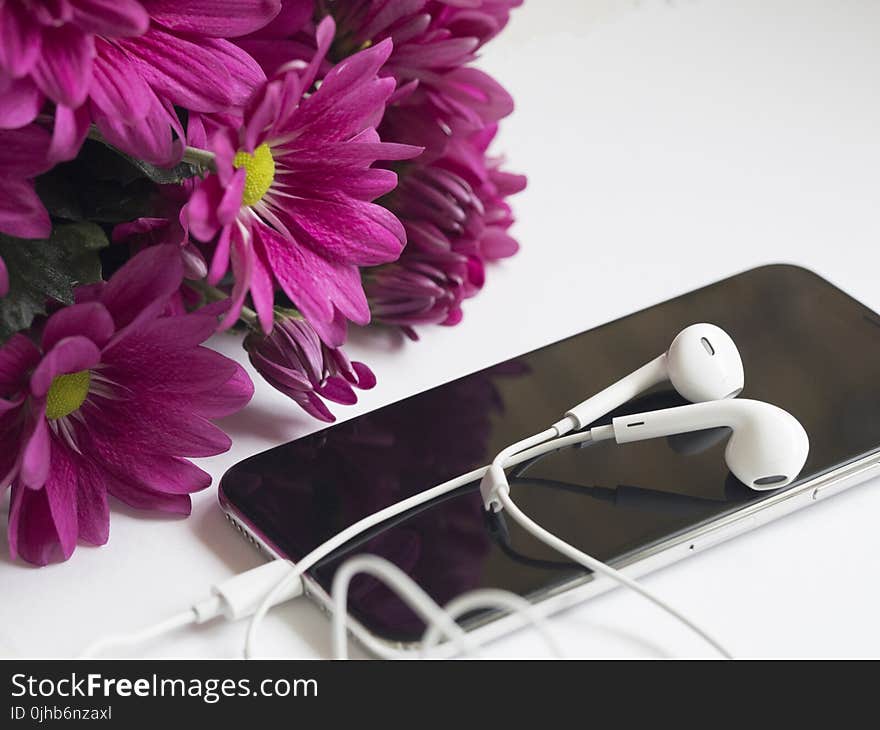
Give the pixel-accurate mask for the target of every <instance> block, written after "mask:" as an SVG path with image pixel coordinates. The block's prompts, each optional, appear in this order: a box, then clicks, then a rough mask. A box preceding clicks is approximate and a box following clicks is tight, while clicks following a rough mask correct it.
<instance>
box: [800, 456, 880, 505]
mask: <svg viewBox="0 0 880 730" xmlns="http://www.w3.org/2000/svg"><path fill="white" fill-rule="evenodd" d="M876 476H880V462H876V461H875V462H874V463H872V464H868V465H867V466H865V467H862V468H861V469H859V470H858V471H856V472H854V473H853V474H848V475H847V476H843V477H841V478H839V479H833V480H831V481H830V482H829V483H827V484H822V485H820V486H818V487H816V488H815V489H814V490H813V499H814V500H817V499H825V498H826V497H830V496H831V495H833V494H837V493H838V492H842V491H843V490H844V489H848V488H849V487H852V486H855V485H856V484H858V483H860V482H864V481H867V480H868V479H873V478H874V477H876Z"/></svg>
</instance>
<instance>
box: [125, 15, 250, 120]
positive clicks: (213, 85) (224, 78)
mask: <svg viewBox="0 0 880 730" xmlns="http://www.w3.org/2000/svg"><path fill="white" fill-rule="evenodd" d="M119 44H120V46H121V47H122V48H123V49H124V50H125V51H127V52H128V53H129V55H130V56H131V58H132V62H133V63H134V64H135V66H136V68H137V70H138V73H139V74H140V75H141V76H142V77H143V78H144V80H145V81H146V82H147V83H148V84H150V86H151V87H153V89H155V90H156V91H157V92H159V93H160V94H162V95H163V96H165V97H167V98H168V99H169V100H170V101H171V102H172V103H174V104H178V105H180V106H183V107H185V108H187V109H189V110H190V111H191V112H192V111H196V112H214V111H221V110H224V109H226V108H228V107H230V106H243V105H244V104H245V103H246V102H247V101H248V99H249V97H250V94H251V92H252V91H253V89H254V88H255V87H256V86H257V85H258V84H259V83H260V81H262V80H263V79H264V78H265V76H264V75H263V71H262V69H260V67H259V66H258V65H257V63H256V61H254V60H253V59H252V58H251V57H250V56H248V55H247V54H246V53H245V52H244V51H242V50H241V49H240V48H238V47H237V46H234V45H233V44H232V43H230V42H229V41H225V40H222V39H215V38H207V39H201V40H199V41H198V42H197V41H196V40H194V39H190V38H188V37H184V36H177V35H174V34H172V33H168V32H166V31H163V30H161V29H159V28H151V29H150V31H149V32H148V33H145V34H144V35H142V36H139V37H137V38H128V39H125V40H123V41H119Z"/></svg>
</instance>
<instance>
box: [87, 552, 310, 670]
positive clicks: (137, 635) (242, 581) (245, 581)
mask: <svg viewBox="0 0 880 730" xmlns="http://www.w3.org/2000/svg"><path fill="white" fill-rule="evenodd" d="M290 567H291V563H290V562H288V561H286V560H273V561H271V562H268V563H263V564H262V565H259V566H257V567H256V568H253V569H252V570H247V571H245V572H244V573H239V574H238V575H234V576H232V577H231V578H228V579H227V580H224V581H221V582H219V583H215V584H214V585H213V586H211V595H210V596H208V597H207V598H205V599H203V600H201V601H199V602H197V603H194V604H192V605H191V606H190V607H189V609H188V610H187V611H184V612H182V613H180V614H177V615H176V616H172V617H171V618H168V619H165V620H164V621H161V622H159V623H157V624H154V625H152V626H148V627H147V628H145V629H141V630H140V631H137V632H134V633H130V634H119V635H115V636H108V637H105V638H102V639H99V640H98V641H95V642H93V643H92V644H90V645H89V646H88V647H87V648H86V649H85V651H84V652H82V653H81V654H80V657H81V658H85V657H94V656H97V655H98V654H103V653H105V652H107V651H108V650H109V649H112V648H119V647H123V646H129V645H134V644H140V643H143V642H145V641H149V640H150V639H156V638H158V637H160V636H163V635H164V634H167V633H171V632H172V631H174V630H176V629H178V628H180V627H182V626H186V625H188V624H203V623H205V622H206V621H210V620H211V619H213V618H216V617H217V616H221V615H222V616H224V617H225V618H226V619H228V620H230V621H235V620H237V619H240V618H245V617H246V616H250V615H251V614H252V613H253V612H254V610H255V609H256V607H257V605H258V604H259V602H260V601H261V600H262V599H263V596H265V595H266V594H267V593H268V592H269V591H270V590H271V589H273V588H274V587H275V586H276V585H277V583H278V581H279V580H280V579H281V578H283V577H284V576H286V575H287V574H288V573H289V572H290ZM301 594H302V583H301V582H300V583H289V582H288V583H286V584H285V589H284V591H283V592H282V593H281V595H280V597H279V599H278V602H281V601H288V600H290V599H291V598H295V597H296V596H299V595H301Z"/></svg>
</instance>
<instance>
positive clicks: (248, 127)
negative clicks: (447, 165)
mask: <svg viewBox="0 0 880 730" xmlns="http://www.w3.org/2000/svg"><path fill="white" fill-rule="evenodd" d="M333 33H334V26H333V21H332V19H330V18H326V19H325V20H324V21H322V23H321V24H320V25H319V27H318V30H317V42H318V52H317V54H316V55H315V56H314V58H313V59H312V61H311V63H310V64H309V65H308V66H307V67H306V68H305V69H304V70H302V73H297V71H296V70H293V69H282V71H281V72H280V73H279V74H278V75H277V76H276V77H274V78H273V79H272V80H271V81H269V82H268V83H267V84H266V86H265V87H264V88H263V89H262V90H261V91H260V92H259V93H258V94H257V95H256V97H255V99H254V100H253V101H252V103H251V105H250V106H249V108H248V110H247V111H246V114H245V125H244V127H243V129H242V130H241V131H240V133H239V134H238V135H233V134H231V133H229V134H223V133H219V134H217V135H215V137H214V140H213V145H212V146H213V148H214V151H215V152H216V156H217V159H216V166H217V174H216V175H209V176H208V177H207V178H205V179H204V180H203V181H201V182H200V183H199V185H198V186H197V187H196V190H195V191H194V193H193V195H192V197H191V198H190V201H189V203H188V204H187V220H188V225H189V230H190V232H191V233H192V234H193V235H194V236H195V237H196V238H198V239H200V240H202V241H211V240H212V239H213V238H214V237H215V236H218V238H217V242H216V247H215V250H214V254H213V259H212V261H211V266H210V270H209V272H208V281H209V283H212V284H215V283H217V282H219V281H220V280H221V279H222V277H223V276H224V275H225V274H226V271H227V269H228V267H229V265H230V262H231V265H232V270H233V274H234V278H235V285H234V288H233V292H232V306H231V308H230V311H229V313H228V315H227V318H226V320H225V323H226V324H227V325H228V324H231V323H232V322H234V321H235V319H236V318H237V316H238V314H239V312H240V310H241V306H242V303H243V302H244V298H245V296H246V294H247V293H248V292H250V295H251V299H252V300H253V303H254V307H255V308H256V310H257V313H258V315H259V318H260V323H261V325H262V327H263V329H264V330H265V331H266V332H268V331H270V330H271V328H272V318H273V296H274V290H275V287H276V285H277V286H279V287H280V288H281V289H282V290H283V291H284V292H285V294H287V296H288V297H289V298H290V299H291V301H293V303H294V304H295V305H296V306H297V308H298V309H299V311H300V312H302V314H303V315H304V316H305V317H306V319H308V320H309V322H310V323H311V324H312V326H313V327H314V328H315V330H316V331H317V332H318V334H319V336H320V337H321V339H322V340H324V342H326V343H327V344H329V345H331V346H338V345H340V344H342V342H343V341H344V339H345V323H346V321H347V320H351V321H353V322H357V323H358V324H366V323H367V322H369V320H370V310H369V307H368V306H367V300H366V297H365V296H364V292H363V287H362V285H361V278H360V270H359V267H361V266H374V265H377V264H380V263H385V262H387V261H393V260H394V259H396V258H397V257H398V256H399V254H400V251H401V250H402V248H403V245H404V243H405V240H406V239H405V235H404V231H403V226H401V224H400V222H399V221H398V220H397V218H395V217H394V215H393V214H391V213H390V212H389V211H388V210H386V209H385V208H383V207H381V206H379V205H375V204H373V203H372V202H371V201H373V200H375V199H376V198H378V197H379V196H381V195H383V194H385V193H387V192H388V191H389V190H392V189H393V188H394V186H395V185H396V183H397V176H396V174H395V173H393V172H392V171H390V170H382V169H375V168H372V167H371V165H372V164H373V163H374V162H376V160H380V159H381V160H396V159H404V158H409V157H413V156H415V155H417V154H418V153H419V152H420V150H419V148H414V147H410V146H407V145H397V144H387V143H384V142H381V141H380V140H379V136H378V135H377V134H376V131H375V126H376V125H377V124H378V123H379V121H380V120H381V118H382V114H383V112H384V110H385V102H386V100H387V99H388V97H389V96H390V95H391V93H392V92H393V91H394V81H393V80H392V79H380V78H378V77H377V75H376V72H377V71H378V69H379V68H380V67H381V65H382V64H383V63H384V62H385V60H386V59H387V58H388V54H389V53H390V52H391V44H390V42H385V43H381V44H379V45H378V46H375V47H374V48H370V49H368V50H366V51H362V52H361V53H358V54H356V55H354V56H352V57H351V58H349V59H346V60H345V61H344V62H342V63H340V64H339V65H337V66H336V67H334V68H333V69H332V70H331V71H330V72H328V73H327V75H326V76H325V77H324V79H323V81H322V82H321V84H320V87H319V88H318V90H317V91H315V92H314V93H312V94H310V95H308V96H305V92H306V91H307V90H308V89H309V88H310V87H311V85H312V83H313V81H314V78H315V74H316V72H317V69H318V67H319V65H320V64H321V63H322V61H323V58H324V54H325V53H326V50H327V48H328V47H329V45H330V42H331V40H332V38H333ZM299 68H301V66H299ZM218 234H219V235H218Z"/></svg>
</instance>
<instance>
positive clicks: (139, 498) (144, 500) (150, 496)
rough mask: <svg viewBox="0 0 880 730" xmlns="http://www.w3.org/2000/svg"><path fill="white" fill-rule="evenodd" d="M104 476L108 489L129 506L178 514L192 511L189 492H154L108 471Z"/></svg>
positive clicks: (186, 513)
mask: <svg viewBox="0 0 880 730" xmlns="http://www.w3.org/2000/svg"><path fill="white" fill-rule="evenodd" d="M104 478H105V479H106V481H107V491H108V492H109V493H110V494H112V495H113V496H114V497H116V499H118V500H120V501H122V502H124V503H125V504H127V505H128V506H129V507H134V508H135V509H143V510H156V511H158V512H169V513H171V514H178V515H188V514H190V513H191V512H192V499H191V498H190V496H189V495H188V494H166V493H163V492H154V491H151V490H148V489H144V487H143V486H142V485H140V484H134V483H131V482H129V481H127V480H125V479H120V478H117V477H115V476H113V475H111V474H109V473H106V472H105V474H104Z"/></svg>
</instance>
